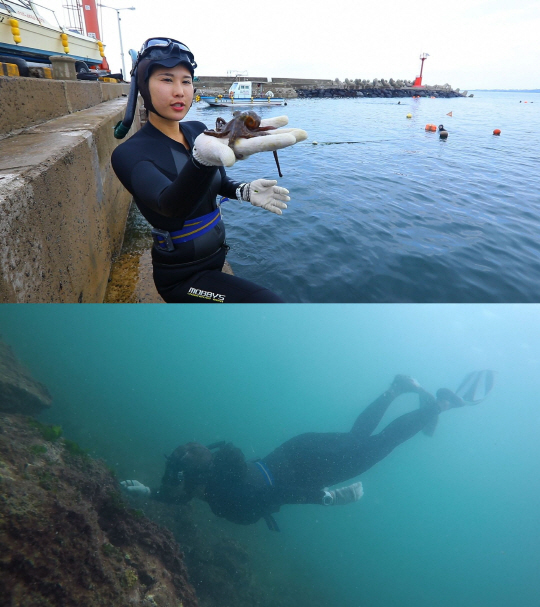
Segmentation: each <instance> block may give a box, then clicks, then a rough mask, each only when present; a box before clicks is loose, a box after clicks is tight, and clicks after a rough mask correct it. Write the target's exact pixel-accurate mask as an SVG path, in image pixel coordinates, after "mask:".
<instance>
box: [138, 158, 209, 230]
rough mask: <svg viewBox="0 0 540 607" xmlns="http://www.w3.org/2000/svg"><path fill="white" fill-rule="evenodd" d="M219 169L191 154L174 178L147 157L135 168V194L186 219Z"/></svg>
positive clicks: (163, 212) (169, 214)
mask: <svg viewBox="0 0 540 607" xmlns="http://www.w3.org/2000/svg"><path fill="white" fill-rule="evenodd" d="M217 170H218V168H217V167H206V166H203V165H201V164H199V163H198V162H197V161H196V160H194V159H192V158H191V157H190V159H189V160H188V161H187V162H186V163H185V164H184V166H183V167H182V169H181V170H180V173H179V174H178V176H177V177H176V179H175V180H174V181H171V180H170V179H169V178H168V177H167V176H165V175H164V174H163V173H162V172H161V171H159V170H158V169H157V168H156V167H155V165H154V164H153V163H152V162H150V161H149V160H143V161H141V162H138V163H137V164H136V165H135V166H134V167H133V171H132V175H131V184H132V189H133V191H132V192H131V193H132V194H133V196H134V197H135V198H136V199H137V200H138V201H140V202H142V203H143V204H144V205H145V206H147V207H149V208H150V209H152V210H154V211H156V212H157V213H160V214H161V215H164V216H165V217H175V218H178V219H183V220H185V219H186V218H187V217H189V216H190V215H191V214H192V213H193V211H194V210H195V209H196V207H197V204H198V203H199V201H200V200H201V198H202V197H203V195H204V194H205V193H206V191H207V189H208V187H209V185H210V183H211V181H212V178H213V177H214V175H215V174H216V172H217Z"/></svg>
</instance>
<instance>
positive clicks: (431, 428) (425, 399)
mask: <svg viewBox="0 0 540 607" xmlns="http://www.w3.org/2000/svg"><path fill="white" fill-rule="evenodd" d="M418 401H419V403H420V407H429V406H432V405H433V404H435V402H436V400H435V397H434V396H432V395H431V394H430V393H429V392H427V391H424V392H420V393H419V394H418ZM438 422H439V416H438V415H435V416H434V417H433V419H432V420H430V421H429V422H428V423H427V424H426V425H425V426H424V427H423V428H422V432H423V433H424V434H425V435H426V436H433V435H434V434H435V429H436V428H437V423H438Z"/></svg>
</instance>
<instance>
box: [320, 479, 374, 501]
mask: <svg viewBox="0 0 540 607" xmlns="http://www.w3.org/2000/svg"><path fill="white" fill-rule="evenodd" d="M363 495H364V488H363V487H362V483H361V482H358V483H353V484H352V485H349V486H348V487H340V488H339V489H334V490H332V491H331V490H330V489H328V487H326V488H325V489H324V495H323V499H322V503H323V506H345V505H347V504H352V503H353V502H357V501H358V500H359V499H360V498H361V497H362V496H363Z"/></svg>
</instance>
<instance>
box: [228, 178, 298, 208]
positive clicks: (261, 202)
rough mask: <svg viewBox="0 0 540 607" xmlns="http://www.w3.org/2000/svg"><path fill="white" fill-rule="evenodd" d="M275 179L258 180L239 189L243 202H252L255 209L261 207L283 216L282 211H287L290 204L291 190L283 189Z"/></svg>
mask: <svg viewBox="0 0 540 607" xmlns="http://www.w3.org/2000/svg"><path fill="white" fill-rule="evenodd" d="M276 184H277V181H275V180H274V179H256V180H255V181H252V182H251V183H248V184H244V186H243V187H242V186H241V188H239V189H240V190H241V192H242V197H241V200H245V201H246V202H251V204H252V205H253V206H254V207H261V208H262V209H266V210H267V211H270V212H272V213H275V214H276V215H282V214H283V213H282V211H281V209H286V208H287V205H286V204H285V203H286V202H289V200H290V197H289V196H288V194H289V190H286V189H285V188H282V187H280V186H278V185H276Z"/></svg>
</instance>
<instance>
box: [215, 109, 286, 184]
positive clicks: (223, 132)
mask: <svg viewBox="0 0 540 607" xmlns="http://www.w3.org/2000/svg"><path fill="white" fill-rule="evenodd" d="M260 124H261V117H260V116H259V115H258V114H256V113H255V112H240V111H236V112H233V119H232V120H230V121H229V122H225V120H223V118H218V119H217V120H216V129H215V130H213V131H204V134H205V135H210V136H211V137H219V138H225V137H228V139H229V147H230V148H233V145H234V142H235V141H236V140H237V139H251V138H252V137H261V136H263V135H268V134H269V133H268V131H273V130H275V129H276V127H275V126H260ZM233 150H234V148H233ZM235 154H236V152H235ZM237 157H238V156H237ZM274 160H275V161H276V166H277V170H278V174H279V176H280V177H283V175H282V174H281V168H280V166H279V160H278V155H277V152H276V151H275V150H274Z"/></svg>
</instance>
